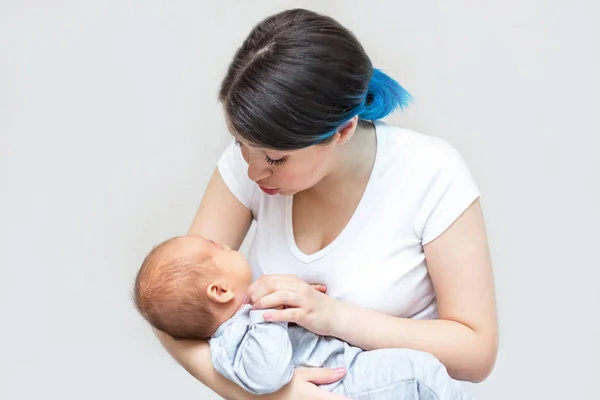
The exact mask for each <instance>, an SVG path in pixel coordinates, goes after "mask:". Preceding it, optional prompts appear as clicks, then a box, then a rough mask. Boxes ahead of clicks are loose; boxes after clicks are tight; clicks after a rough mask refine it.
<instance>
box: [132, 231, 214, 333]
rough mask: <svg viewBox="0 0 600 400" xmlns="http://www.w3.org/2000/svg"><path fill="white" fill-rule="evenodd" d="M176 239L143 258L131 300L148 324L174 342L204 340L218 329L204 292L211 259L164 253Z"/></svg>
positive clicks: (209, 274) (209, 302)
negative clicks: (170, 337)
mask: <svg viewBox="0 0 600 400" xmlns="http://www.w3.org/2000/svg"><path fill="white" fill-rule="evenodd" d="M176 239H177V238H174V239H170V240H167V241H166V242H164V243H162V244H160V245H158V246H156V247H155V248H154V249H152V251H151V252H150V253H149V254H148V255H147V256H146V258H145V259H144V261H143V263H142V266H141V268H140V270H139V271H138V273H137V275H136V279H135V284H134V290H133V301H134V303H135V306H136V308H137V310H138V311H139V313H140V314H141V315H142V316H143V317H144V319H145V320H146V321H148V323H150V325H152V326H153V327H154V328H156V329H158V330H160V331H163V332H165V333H167V334H169V335H170V336H172V337H173V338H174V339H177V340H183V339H200V340H206V339H208V338H210V336H211V335H212V334H213V333H214V332H215V330H216V329H217V326H216V325H217V323H216V318H215V315H214V314H213V312H212V310H211V301H210V299H209V298H208V295H207V293H206V287H207V284H208V282H209V280H210V278H211V277H212V276H213V274H212V268H213V266H212V265H211V263H210V260H194V259H193V257H189V256H186V255H185V254H183V255H182V256H179V257H177V256H175V257H174V256H170V255H168V254H166V253H167V252H168V246H169V245H170V244H171V241H173V240H176ZM171 251H172V252H173V250H171Z"/></svg>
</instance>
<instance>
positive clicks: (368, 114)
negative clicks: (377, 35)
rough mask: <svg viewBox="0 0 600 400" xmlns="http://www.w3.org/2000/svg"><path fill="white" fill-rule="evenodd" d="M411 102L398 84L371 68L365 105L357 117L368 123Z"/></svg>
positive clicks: (410, 98)
mask: <svg viewBox="0 0 600 400" xmlns="http://www.w3.org/2000/svg"><path fill="white" fill-rule="evenodd" d="M411 101H412V97H411V95H410V94H409V93H408V92H407V91H406V90H405V89H404V88H403V87H402V86H400V84H399V83H398V82H396V81H395V80H394V79H392V78H390V77H389V76H388V75H386V74H385V73H383V72H382V71H381V70H379V69H377V68H373V76H372V77H371V81H370V82H369V88H368V89H367V95H366V97H365V104H364V106H363V110H362V111H361V112H359V113H358V117H359V118H361V119H366V120H370V121H375V120H378V119H382V118H385V117H386V116H388V115H389V114H391V113H392V112H394V111H395V110H396V109H397V108H401V109H402V108H404V107H406V106H407V105H408V103H410V102H411Z"/></svg>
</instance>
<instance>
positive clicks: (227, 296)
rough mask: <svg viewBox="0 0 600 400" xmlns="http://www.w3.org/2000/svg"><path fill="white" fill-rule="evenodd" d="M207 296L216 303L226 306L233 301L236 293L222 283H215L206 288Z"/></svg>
mask: <svg viewBox="0 0 600 400" xmlns="http://www.w3.org/2000/svg"><path fill="white" fill-rule="evenodd" d="M206 295H207V296H208V298H209V299H211V300H212V301H214V302H215V303H221V304H225V303H228V302H230V301H231V300H233V298H234V297H235V293H234V292H233V290H231V288H230V287H229V285H227V284H224V283H222V282H213V283H211V284H210V285H208V287H207V288H206Z"/></svg>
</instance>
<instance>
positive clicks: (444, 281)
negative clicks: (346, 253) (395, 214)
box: [332, 200, 498, 382]
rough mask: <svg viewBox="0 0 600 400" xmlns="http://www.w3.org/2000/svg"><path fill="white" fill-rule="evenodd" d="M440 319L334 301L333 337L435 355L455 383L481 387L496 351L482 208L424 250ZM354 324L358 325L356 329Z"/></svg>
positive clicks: (472, 210) (472, 208) (468, 213)
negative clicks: (392, 313) (400, 315)
mask: <svg viewBox="0 0 600 400" xmlns="http://www.w3.org/2000/svg"><path fill="white" fill-rule="evenodd" d="M424 251H425V257H426V260H427V266H428V270H429V274H430V276H431V280H432V282H433V286H434V289H435V292H436V296H437V300H438V309H439V314H440V319H439V320H413V319H403V318H395V317H390V316H387V315H384V314H382V313H379V312H376V311H372V310H367V309H364V308H361V307H358V306H354V305H350V304H348V303H342V302H337V303H338V304H337V307H339V310H337V311H336V312H337V313H338V315H339V316H340V318H339V319H337V321H338V322H336V323H334V325H333V326H332V335H333V336H336V337H338V338H340V339H342V340H345V341H347V342H349V343H352V344H354V345H355V346H358V347H361V348H364V349H367V350H369V349H380V348H389V347H394V348H396V347H407V348H412V349H415V350H422V351H426V352H428V353H431V354H433V355H434V356H436V357H437V358H438V359H439V360H440V361H441V362H442V363H443V364H444V365H445V366H446V368H447V369H448V372H449V374H450V375H451V376H452V377H454V378H455V379H459V380H465V381H471V382H480V381H482V380H484V379H485V378H486V377H487V376H488V375H489V374H490V372H491V371H492V369H493V366H494V364H495V361H496V354H497V350H498V324H497V313H496V302H495V290H494V280H493V273H492V266H491V261H490V254H489V249H488V242H487V235H486V231H485V224H484V219H483V214H482V210H481V205H480V202H479V200H477V201H475V202H474V203H473V204H472V205H471V206H470V207H469V208H468V209H467V210H466V211H465V212H464V213H463V214H462V215H461V217H460V218H458V220H457V221H456V222H455V223H454V224H453V225H452V226H451V227H450V228H448V229H447V230H446V231H445V232H444V233H443V234H442V235H440V236H439V237H438V238H437V239H435V240H433V241H432V242H430V243H428V244H426V245H425V246H424ZM356 321H362V323H361V324H356Z"/></svg>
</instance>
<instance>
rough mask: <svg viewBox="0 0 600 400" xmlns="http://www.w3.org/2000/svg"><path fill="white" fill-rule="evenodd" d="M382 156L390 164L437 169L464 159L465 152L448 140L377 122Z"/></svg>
mask: <svg viewBox="0 0 600 400" xmlns="http://www.w3.org/2000/svg"><path fill="white" fill-rule="evenodd" d="M376 129H377V140H378V142H380V143H379V144H378V149H379V152H380V153H379V156H380V157H381V159H382V164H387V166H388V167H389V168H392V167H394V168H399V169H406V168H411V169H413V172H414V173H419V172H423V173H427V172H430V173H432V172H435V171H436V170H438V169H440V168H444V167H446V166H449V165H452V164H456V163H459V164H461V163H464V160H463V157H462V155H461V154H460V153H459V151H458V150H457V148H456V147H455V146H453V145H452V144H451V143H450V142H449V141H448V140H446V139H444V138H442V137H439V136H433V135H428V134H425V133H422V132H419V131H416V130H413V129H410V128H404V127H401V126H398V125H392V124H388V123H384V122H377V123H376Z"/></svg>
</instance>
